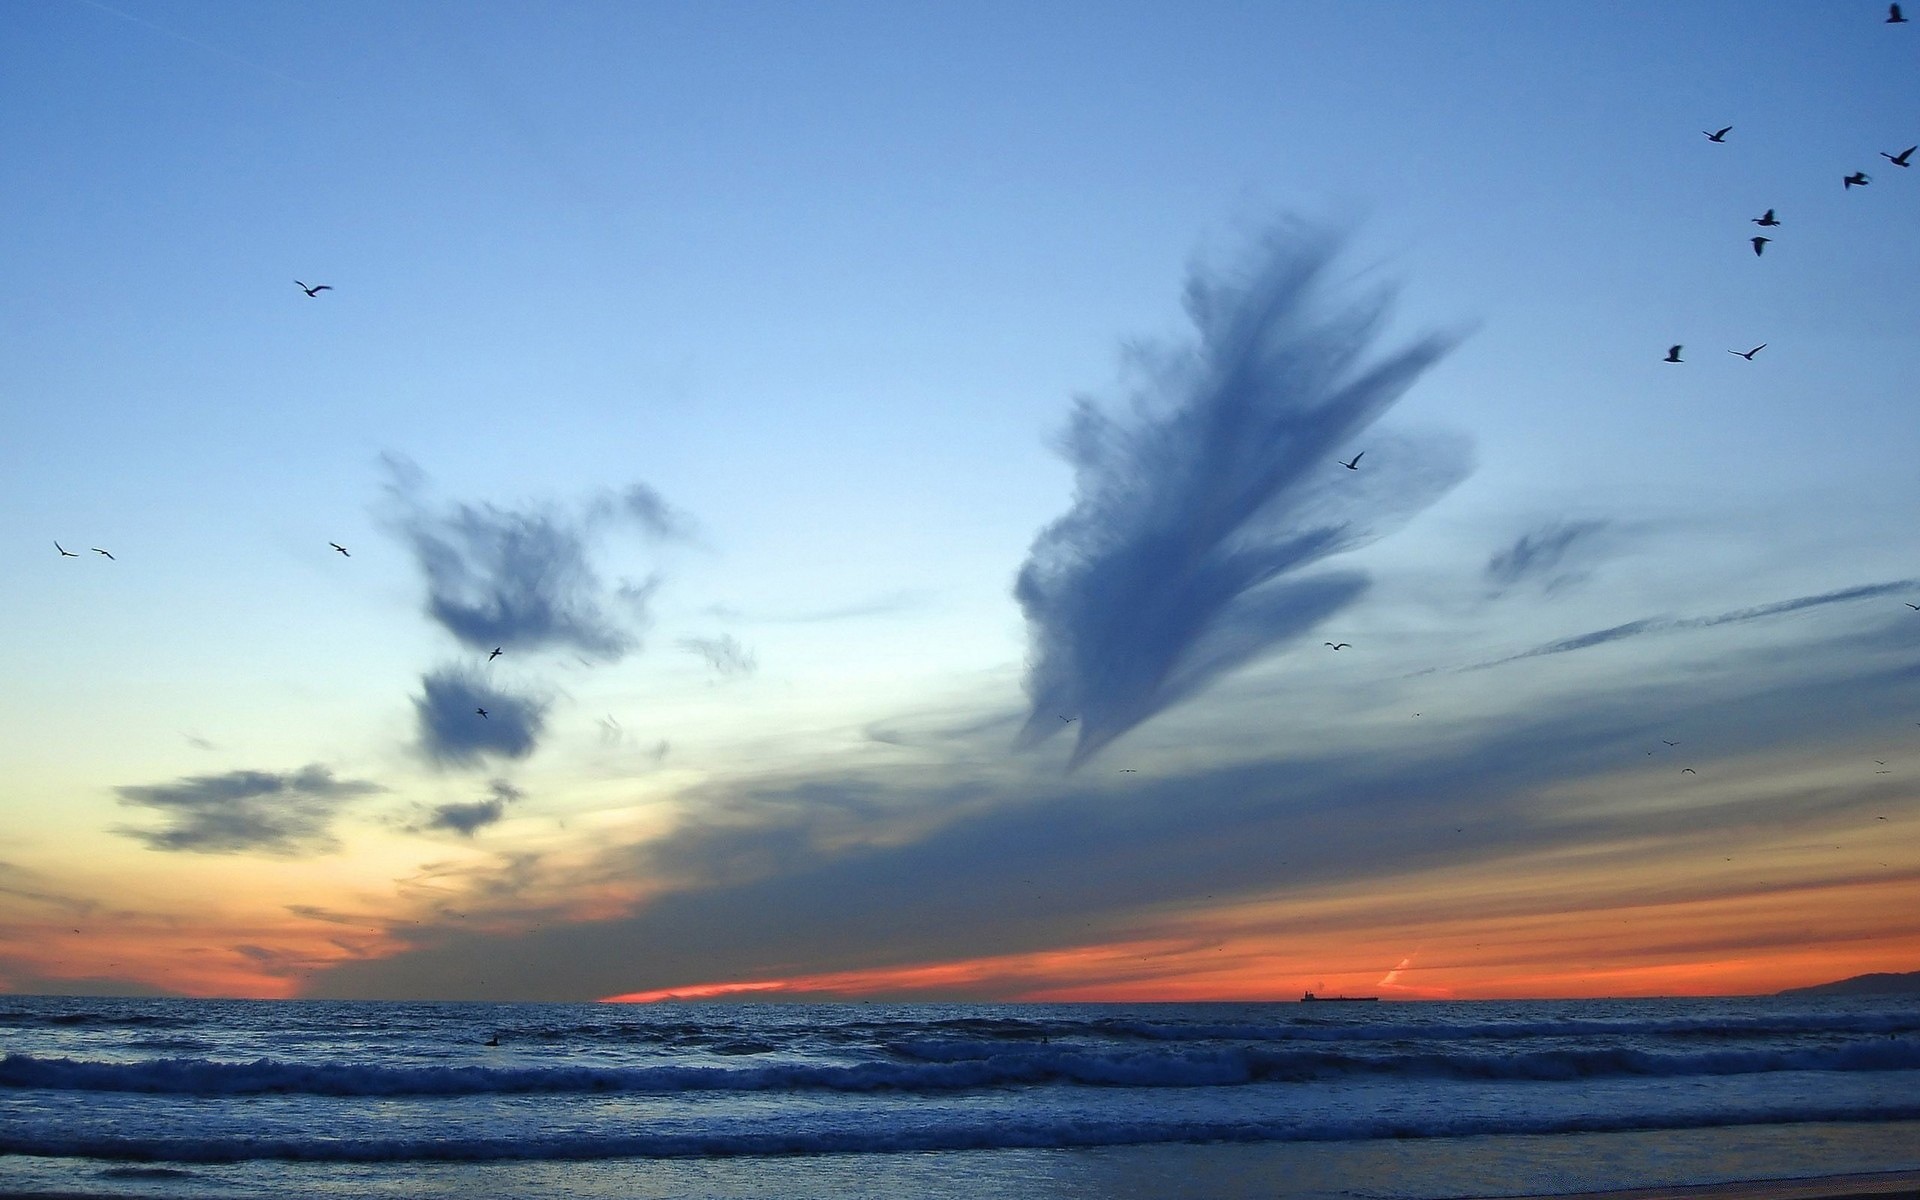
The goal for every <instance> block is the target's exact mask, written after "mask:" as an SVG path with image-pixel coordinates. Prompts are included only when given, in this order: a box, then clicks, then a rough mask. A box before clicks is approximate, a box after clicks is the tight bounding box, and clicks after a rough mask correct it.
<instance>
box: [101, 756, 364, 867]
mask: <svg viewBox="0 0 1920 1200" xmlns="http://www.w3.org/2000/svg"><path fill="white" fill-rule="evenodd" d="M114 790H115V791H116V792H118V793H119V796H120V802H121V803H122V804H128V805H137V806H140V807H144V808H150V809H153V810H154V811H156V812H158V813H160V814H162V815H163V816H165V817H166V818H167V819H168V821H169V822H170V824H169V825H168V826H167V827H166V828H164V829H157V830H149V829H132V828H121V829H119V830H118V831H117V832H120V833H124V834H126V835H127V836H128V837H133V838H138V839H139V840H141V841H143V842H145V843H146V844H147V845H148V846H150V847H152V848H153V849H155V850H184V851H190V852H192V853H196V854H244V853H262V854H272V855H277V856H281V857H297V856H302V855H310V854H319V853H322V852H324V851H327V850H331V849H333V847H334V844H335V843H334V840H333V837H332V835H331V834H330V833H329V832H328V830H327V826H328V825H329V824H330V823H331V822H332V820H333V818H334V816H335V815H336V814H337V813H338V812H339V810H340V809H341V807H342V806H344V805H345V804H346V803H347V802H349V801H351V800H354V799H357V798H359V797H361V796H368V795H372V794H373V793H375V792H382V791H385V790H386V789H385V788H383V787H381V786H380V785H379V784H377V783H369V782H366V781H364V780H357V779H335V778H334V776H333V772H332V771H331V770H329V769H327V768H326V767H323V766H319V765H318V764H315V765H311V766H306V767H302V768H301V769H300V770H298V771H294V772H290V773H287V774H278V773H275V772H271V771H229V772H227V773H226V774H224V775H195V776H190V777H188V778H186V779H182V780H179V781H177V782H174V783H163V784H147V785H140V786H130V787H120V788H115V789H114Z"/></svg>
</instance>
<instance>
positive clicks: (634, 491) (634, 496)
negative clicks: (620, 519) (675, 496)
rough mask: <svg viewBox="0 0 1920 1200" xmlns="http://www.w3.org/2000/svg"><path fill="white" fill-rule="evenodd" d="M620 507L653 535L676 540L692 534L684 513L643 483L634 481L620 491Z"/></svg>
mask: <svg viewBox="0 0 1920 1200" xmlns="http://www.w3.org/2000/svg"><path fill="white" fill-rule="evenodd" d="M620 508H621V509H622V510H623V511H624V512H625V513H626V514H627V515H628V516H630V517H632V518H633V519H634V520H635V521H637V522H639V524H640V528H641V529H643V530H645V531H646V532H647V533H649V534H652V535H653V536H654V537H657V538H661V539H663V540H677V539H680V538H687V537H691V536H693V522H692V521H691V520H689V519H688V517H687V516H686V514H684V513H682V512H681V511H680V510H679V509H676V508H675V507H673V506H672V505H671V504H668V503H667V502H666V500H665V499H664V498H662V497H661V495H660V493H659V492H656V491H654V490H653V489H652V488H650V487H648V486H647V485H646V484H644V483H636V484H634V485H633V486H631V487H629V488H628V489H627V490H626V491H625V492H623V493H621V496H620Z"/></svg>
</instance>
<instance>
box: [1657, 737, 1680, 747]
mask: <svg viewBox="0 0 1920 1200" xmlns="http://www.w3.org/2000/svg"><path fill="white" fill-rule="evenodd" d="M1660 740H1661V741H1662V742H1665V743H1666V744H1667V745H1669V746H1678V745H1679V744H1680V743H1679V742H1668V741H1667V739H1665V738H1661V739H1660Z"/></svg>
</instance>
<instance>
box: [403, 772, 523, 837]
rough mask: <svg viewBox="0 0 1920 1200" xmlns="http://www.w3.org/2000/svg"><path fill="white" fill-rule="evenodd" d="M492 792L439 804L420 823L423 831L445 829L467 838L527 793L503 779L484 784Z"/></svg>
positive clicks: (503, 812) (493, 821)
mask: <svg viewBox="0 0 1920 1200" xmlns="http://www.w3.org/2000/svg"><path fill="white" fill-rule="evenodd" d="M487 787H488V790H489V791H490V792H491V793H492V794H491V795H489V796H488V797H487V798H486V799H484V800H475V801H472V802H471V803H467V804H442V805H439V806H438V807H436V808H435V809H434V810H433V814H432V815H431V816H429V817H428V818H427V819H426V821H425V822H423V823H422V824H421V825H420V826H419V828H420V829H422V830H429V829H445V830H450V831H451V832H453V833H457V834H459V835H460V836H461V837H467V838H470V837H472V836H473V835H474V834H476V833H478V832H479V831H480V830H482V829H485V828H486V827H487V826H489V825H492V824H494V823H495V822H497V821H499V820H500V819H501V818H502V817H504V816H506V814H507V805H509V804H512V803H514V802H515V801H518V800H524V799H526V793H525V792H523V791H521V790H520V789H519V788H517V787H515V786H513V785H512V784H510V783H508V782H507V781H506V780H504V779H496V780H494V781H493V782H492V783H490V784H488V785H487Z"/></svg>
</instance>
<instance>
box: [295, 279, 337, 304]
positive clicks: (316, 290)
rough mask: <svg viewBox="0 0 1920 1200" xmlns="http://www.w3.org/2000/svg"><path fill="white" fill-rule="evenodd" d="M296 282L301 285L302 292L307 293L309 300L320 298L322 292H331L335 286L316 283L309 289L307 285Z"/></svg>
mask: <svg viewBox="0 0 1920 1200" xmlns="http://www.w3.org/2000/svg"><path fill="white" fill-rule="evenodd" d="M294 282H295V283H299V284H300V290H301V291H303V292H305V293H306V294H307V297H308V298H309V299H312V298H313V297H315V296H318V295H319V294H320V293H321V292H330V291H332V290H333V285H332V284H330V283H316V284H314V285H313V286H312V287H308V286H307V285H306V284H304V283H300V281H299V280H298V279H296V280H294Z"/></svg>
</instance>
